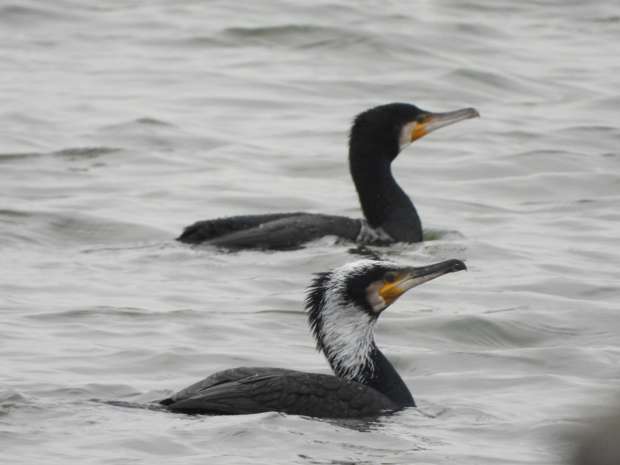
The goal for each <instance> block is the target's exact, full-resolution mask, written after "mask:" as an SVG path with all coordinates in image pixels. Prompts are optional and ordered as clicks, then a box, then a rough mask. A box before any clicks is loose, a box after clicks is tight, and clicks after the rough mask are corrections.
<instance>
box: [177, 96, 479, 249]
mask: <svg viewBox="0 0 620 465" xmlns="http://www.w3.org/2000/svg"><path fill="white" fill-rule="evenodd" d="M477 116H479V114H478V112H477V111H476V110H474V109H473V108H465V109H462V110H457V111H453V112H449V113H430V112H428V111H424V110H421V109H419V108H418V107H416V106H415V105H409V104H406V103H391V104H388V105H382V106H378V107H375V108H372V109H370V110H367V111H365V112H363V113H361V114H360V115H358V116H357V117H356V118H355V121H354V122H353V126H352V128H351V134H350V138H349V168H350V171H351V176H352V177H353V182H354V183H355V187H356V189H357V193H358V196H359V200H360V204H361V206H362V211H363V213H364V219H353V218H347V217H344V216H333V215H322V214H315V213H303V212H292V213H273V214H267V215H245V216H232V217H228V218H218V219H213V220H206V221H199V222H197V223H194V224H193V225H191V226H188V227H187V228H185V230H184V231H183V233H182V234H181V235H180V236H179V237H178V238H177V239H178V240H179V241H181V242H186V243H190V244H199V243H205V244H209V245H213V246H217V247H223V248H228V249H248V248H254V249H275V250H285V249H293V248H297V247H299V246H301V245H302V244H304V243H305V242H308V241H311V240H314V239H318V238H320V237H323V236H329V235H332V236H336V237H339V238H343V239H346V240H349V241H354V242H357V243H360V244H383V245H385V244H389V243H393V242H420V241H422V224H421V222H420V218H419V216H418V213H417V211H416V209H415V207H414V205H413V202H411V199H410V198H409V197H408V196H407V194H405V192H404V191H403V190H402V189H401V187H400V186H399V185H398V184H397V183H396V180H395V179H394V177H393V176H392V168H391V164H392V162H393V161H394V159H396V157H397V156H398V154H399V153H400V151H401V150H403V149H404V148H405V147H406V146H408V145H409V144H410V143H411V142H413V141H415V140H417V139H419V138H421V137H423V136H425V135H426V134H428V133H430V132H432V131H434V130H436V129H439V128H442V127H444V126H448V125H450V124H454V123H457V122H459V121H462V120H465V119H469V118H474V117H477Z"/></svg>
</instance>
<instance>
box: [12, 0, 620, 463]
mask: <svg viewBox="0 0 620 465" xmlns="http://www.w3.org/2000/svg"><path fill="white" fill-rule="evenodd" d="M618 43H620V4H619V3H618V2H613V1H607V2H605V1H593V2H576V1H559V0H558V1H552V0H547V1H544V0H538V1H534V0H527V1H522V2H496V1H492V0H469V1H457V0H452V1H450V0H446V1H438V2H435V1H413V2H395V1H389V2H370V1H361V2H345V1H342V0H334V1H319V2H300V1H291V0H287V1H284V0H283V1H277V0H270V1H265V2H254V3H248V4H239V3H234V2H224V1H211V2H202V1H197V0H196V1H189V0H188V1H182V2H169V1H163V0H157V1H152V2H138V1H133V0H115V1H111V2H97V1H94V0H92V1H78V0H57V1H55V2H43V1H34V0H23V1H16V0H4V1H2V2H0V194H1V195H0V202H1V203H0V259H1V263H2V278H1V279H0V305H1V311H2V318H1V321H0V336H1V337H0V353H1V354H2V363H1V366H2V368H1V369H0V447H1V449H2V457H3V461H5V462H6V463H11V464H33V463H47V464H70V463H80V464H85V463H88V464H128V463H135V464H142V463H164V462H165V463H174V464H176V463H179V464H204V463H210V464H245V463H251V464H274V463H282V464H292V463H296V464H353V463H355V464H376V463H384V464H409V463H418V464H423V463H429V464H456V463H458V464H460V465H463V464H472V465H473V464H487V463H488V464H554V463H563V462H564V461H565V460H566V457H567V456H568V455H569V452H570V450H571V447H572V442H573V441H572V440H571V439H568V437H569V436H567V435H566V433H567V431H568V432H570V431H573V430H575V429H576V428H578V427H579V426H580V425H582V424H583V420H582V417H583V416H587V415H595V414H597V413H601V412H604V411H605V410H606V409H607V406H608V404H609V402H610V401H611V400H612V399H614V398H615V396H616V394H617V392H616V390H617V388H618V382H619V381H620V375H619V371H618V366H619V362H620V337H619V333H620V317H619V313H618V312H619V304H618V302H619V298H620V271H619V269H618V263H619V262H620V240H619V233H620V226H619V220H620V212H619V205H620V153H619V151H618V147H619V146H620V119H619V118H618V108H619V107H620V91H619V89H620V57H619V55H618ZM392 101H406V102H413V103H416V104H417V105H419V106H420V107H422V108H424V109H427V110H431V111H448V110H453V109H457V108H461V107H465V106H473V107H476V108H477V109H478V110H479V111H480V113H481V114H482V119H480V120H472V121H468V122H466V123H462V124H460V125H458V126H454V127H450V128H448V129H445V130H442V131H439V132H437V133H435V134H433V135H431V136H429V137H428V138H425V139H423V140H421V141H418V142H416V143H415V144H413V145H412V146H411V147H410V148H408V149H407V150H406V151H405V152H403V153H402V154H401V156H400V157H399V159H398V160H397V162H396V163H395V165H394V171H395V174H396V176H397V178H398V180H399V181H400V183H401V185H402V186H403V188H404V189H405V190H406V191H407V192H408V193H409V194H410V195H411V197H412V198H413V200H414V202H415V204H416V205H417V207H418V211H419V213H420V215H421V218H422V220H423V223H424V225H425V228H426V231H427V237H428V238H429V239H431V240H428V241H427V242H425V243H423V244H417V245H399V246H396V247H393V248H390V249H383V250H380V253H382V254H384V255H385V256H387V257H389V258H391V259H393V260H396V261H400V262H405V263H412V264H416V263H429V262H433V261H438V260H443V259H447V258H461V259H464V260H466V261H467V263H468V266H469V268H470V271H469V272H468V273H459V274H457V275H450V276H447V277H445V278H442V279H441V280H437V281H435V282H433V283H431V284H428V285H426V286H424V287H421V288H419V289H416V290H415V291H413V292H412V293H410V294H408V295H407V296H405V297H404V298H403V299H401V300H400V301H399V302H398V303H397V304H395V305H394V306H393V307H392V308H391V309H390V310H389V312H387V313H386V314H385V315H384V317H383V318H382V321H381V322H380V325H379V327H378V334H377V340H378V343H379V344H380V345H381V346H382V347H383V348H385V352H386V353H387V355H388V356H389V357H390V358H391V360H393V361H394V363H395V365H396V367H397V369H398V370H399V371H400V372H401V374H402V375H403V377H404V379H405V380H406V382H407V384H408V385H409V386H410V388H411V390H412V392H413V394H414V396H415V397H416V400H417V401H418V404H419V406H420V409H419V410H415V409H410V410H406V411H403V412H401V413H399V414H396V415H393V416H390V417H386V418H382V419H380V420H379V421H377V422H374V423H369V424H364V423H359V422H350V423H346V422H332V421H327V422H326V421H318V420H314V419H309V418H301V417H295V416H286V415H280V414H275V413H272V414H263V415H252V416H238V417H217V418H211V417H189V416H183V415H173V414H169V413H162V412H153V411H148V410H139V409H123V408H119V407H112V406H108V405H105V404H99V403H96V402H93V401H91V399H93V398H98V399H124V400H132V401H133V400H135V401H147V400H152V399H156V398H160V397H162V396H164V395H166V394H169V393H170V392H171V391H173V390H176V389H178V388H181V387H184V386H186V385H188V384H189V383H192V382H194V381H197V380H198V379H200V378H202V377H203V376H206V375H208V374H210V373H212V372H213V371H215V370H218V369H222V368H228V367H232V366H240V365H263V366H282V367H289V368H300V369H305V370H308V371H322V372H326V371H327V370H328V367H327V364H326V362H325V361H324V360H323V359H322V357H321V356H320V355H319V354H318V353H316V352H315V351H314V348H313V341H312V340H311V338H310V336H309V333H308V330H307V327H306V322H305V315H304V313H303V309H302V299H303V294H304V287H305V286H306V285H307V283H308V282H309V280H310V277H311V274H312V273H313V272H317V271H324V270H327V269H329V268H331V267H333V266H337V265H340V264H342V263H344V262H347V261H351V260H353V259H356V258H357V257H356V256H354V255H351V253H349V249H350V247H351V245H350V244H334V241H333V240H332V239H330V238H326V239H324V240H321V241H318V242H317V243H314V244H311V245H310V246H308V247H307V248H304V249H301V250H297V251H293V252H285V253H260V252H239V253H233V254H223V253H220V252H218V251H215V250H211V249H209V248H201V247H188V246H185V245H181V244H178V243H176V242H175V241H174V240H173V238H174V237H175V236H176V235H178V234H179V233H180V231H181V229H182V227H183V226H185V225H187V224H189V223H192V222H193V221H195V220H199V219H206V218H211V217H217V216H222V215H232V214H244V213H265V212H275V211H295V210H306V211H314V212H323V213H332V214H341V215H348V216H354V217H359V216H360V215H361V213H360V211H359V207H358V202H357V197H356V194H355V191H354V188H353V185H352V183H351V181H350V178H349V174H348V167H347V161H346V153H347V148H346V143H347V133H348V128H349V125H350V122H351V120H352V118H353V116H354V115H355V114H357V113H359V112H360V111H362V110H364V109H366V108H369V107H371V106H374V105H378V104H382V103H388V102H392Z"/></svg>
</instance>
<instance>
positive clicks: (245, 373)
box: [160, 259, 466, 418]
mask: <svg viewBox="0 0 620 465" xmlns="http://www.w3.org/2000/svg"><path fill="white" fill-rule="evenodd" d="M464 269H466V267H465V264H464V263H463V262H462V261H460V260H454V259H453V260H447V261H444V262H441V263H436V264H434V265H429V266H423V267H409V266H402V265H398V264H395V263H392V262H387V261H375V260H361V261H358V262H354V263H350V264H347V265H344V266H342V267H340V268H337V269H336V270H334V271H331V272H328V273H321V274H318V275H317V277H316V278H315V279H314V281H313V282H312V284H311V285H310V287H309V288H308V294H307V297H306V309H307V312H308V321H309V324H310V327H311V329H312V334H313V335H314V338H315V339H316V343H317V349H318V350H320V351H321V352H323V354H324V355H325V357H326V358H327V360H328V362H329V364H330V366H331V368H332V370H333V371H334V374H335V376H334V375H326V374H317V373H306V372H302V371H296V370H288V369H283V368H262V367H259V368H250V367H243V368H233V369H229V370H224V371H221V372H218V373H215V374H213V375H211V376H209V377H208V378H206V379H204V380H202V381H200V382H198V383H196V384H193V385H191V386H189V387H188V388H186V389H183V390H182V391H179V392H178V393H176V394H174V395H173V396H171V397H169V398H167V399H164V400H162V401H160V404H161V405H163V406H165V407H166V408H167V409H169V410H171V411H174V412H183V413H191V414H198V413H204V414H213V415H218V414H219V415H234V414H250V413H259V412H269V411H277V412H284V413H290V414H297V415H307V416H313V417H323V418H359V417H368V416H376V415H380V414H382V413H386V412H393V411H396V410H399V409H402V408H404V407H414V406H415V402H414V400H413V396H412V395H411V393H410V392H409V389H408V388H407V385H406V384H405V382H404V381H403V380H402V378H401V377H400V376H399V374H398V372H397V371H396V370H395V369H394V367H393V366H392V364H391V363H390V362H389V360H388V359H387V358H386V357H385V356H384V355H383V353H382V352H381V350H380V349H379V348H378V347H377V345H376V344H375V339H374V326H375V323H376V322H377V319H378V317H379V315H381V313H382V312H383V311H384V310H385V309H386V308H387V307H389V306H390V305H391V304H392V303H394V302H395V301H396V299H398V297H400V296H401V295H402V294H404V293H405V292H406V291H408V290H409V289H411V288H413V287H415V286H417V285H419V284H422V283H424V282H427V281H430V280H431V279H435V278H437V277H439V276H441V275H443V274H446V273H451V272H455V271H461V270H464Z"/></svg>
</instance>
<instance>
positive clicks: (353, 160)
mask: <svg viewBox="0 0 620 465" xmlns="http://www.w3.org/2000/svg"><path fill="white" fill-rule="evenodd" d="M394 158H395V157H394ZM391 159H393V157H388V156H382V154H373V153H363V152H362V151H361V149H355V148H354V147H352V148H351V149H350V152H349V168H350V170H351V176H352V178H353V182H354V183H355V188H356V189H357V194H358V196H359V199H360V204H361V206H362V211H363V212H364V216H365V217H366V220H367V221H368V223H369V224H370V226H372V227H373V228H382V229H383V230H384V231H385V232H387V233H388V234H389V235H390V236H391V237H392V238H393V239H394V240H395V241H398V242H420V241H421V240H422V225H421V222H420V217H419V216H418V212H417V211H416V209H415V207H414V206H413V202H411V199H410V198H409V197H408V196H407V194H405V192H404V191H403V190H402V189H401V187H400V186H399V185H398V183H397V182H396V180H395V179H394V176H392V168H391V161H390V160H391Z"/></svg>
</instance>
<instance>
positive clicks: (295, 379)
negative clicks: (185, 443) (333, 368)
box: [163, 369, 397, 418]
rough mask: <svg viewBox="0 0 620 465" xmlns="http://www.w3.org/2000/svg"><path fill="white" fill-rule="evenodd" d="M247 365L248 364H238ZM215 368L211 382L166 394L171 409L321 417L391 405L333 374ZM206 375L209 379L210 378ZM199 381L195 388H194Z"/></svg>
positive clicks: (365, 412)
mask: <svg viewBox="0 0 620 465" xmlns="http://www.w3.org/2000/svg"><path fill="white" fill-rule="evenodd" d="M241 370H248V369H241ZM229 371H233V372H235V374H234V376H230V373H229V374H228V375H226V374H224V372H221V373H217V374H216V375H214V376H216V377H218V378H219V379H220V380H223V379H228V380H227V381H222V382H219V383H216V384H213V383H212V382H209V383H207V380H204V381H202V382H201V383H197V384H195V385H193V386H190V388H187V389H184V390H183V391H181V392H179V393H178V394H175V395H174V396H173V397H172V398H170V399H166V401H169V402H166V401H164V402H163V403H164V405H167V406H168V408H169V409H170V410H172V411H177V412H185V413H210V414H249V413H259V412H269V411H278V412H284V413H291V414H298V415H307V416H315V417H325V418H353V417H365V416H373V415H379V414H381V413H384V412H386V411H393V410H396V408H397V407H396V405H395V404H394V403H393V402H392V401H390V400H389V399H388V398H387V397H385V396H384V395H383V394H381V393H379V392H378V391H376V390H374V389H372V388H370V387H368V386H366V385H363V384H359V383H355V382H349V381H346V380H343V379H340V378H337V377H335V376H332V375H322V374H313V373H303V372H298V371H293V370H282V369H262V370H261V371H254V372H253V373H252V374H251V375H250V376H246V377H242V376H241V377H238V376H237V375H241V374H242V371H239V369H236V370H229ZM208 379H214V378H213V377H210V378H208ZM197 386H199V387H200V388H198V389H197V388H196V387H197Z"/></svg>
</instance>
